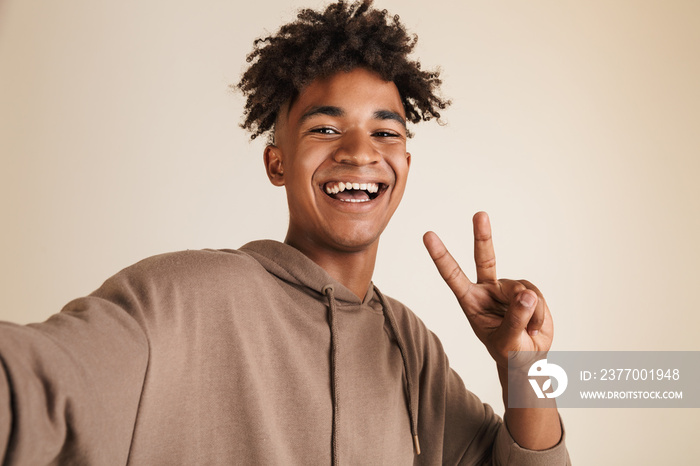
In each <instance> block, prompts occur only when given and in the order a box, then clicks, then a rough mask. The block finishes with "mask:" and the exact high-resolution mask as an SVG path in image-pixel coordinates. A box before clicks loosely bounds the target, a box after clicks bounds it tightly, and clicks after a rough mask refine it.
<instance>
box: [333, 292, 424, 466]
mask: <svg viewBox="0 0 700 466" xmlns="http://www.w3.org/2000/svg"><path fill="white" fill-rule="evenodd" d="M374 291H375V293H376V294H377V296H379V300H380V301H381V303H382V311H383V313H384V316H385V317H386V319H387V320H388V321H389V327H391V331H392V332H393V333H394V337H395V338H396V344H397V345H398V347H399V353H401V361H402V362H403V368H404V373H405V374H406V403H407V405H408V417H409V421H410V423H411V437H412V438H413V448H414V450H415V452H416V455H420V442H419V441H418V423H417V419H416V415H415V412H414V409H413V393H414V389H413V378H412V377H411V371H409V368H408V360H407V358H406V346H405V345H404V342H403V338H402V337H401V334H400V333H399V332H398V330H397V326H396V320H395V319H394V314H393V312H392V311H391V307H390V306H389V302H388V301H387V300H386V298H385V297H384V295H383V294H381V293H380V292H379V290H378V289H377V288H376V287H375V288H374ZM323 294H324V295H325V296H326V298H327V299H328V326H329V327H330V331H331V355H330V359H331V361H330V362H331V399H332V402H333V427H332V429H333V430H332V434H331V460H332V464H333V466H337V465H338V463H339V458H338V456H339V455H338V415H339V407H338V374H337V371H336V354H337V351H338V348H337V327H336V319H335V315H336V302H335V290H334V289H333V285H326V286H324V287H323Z"/></svg>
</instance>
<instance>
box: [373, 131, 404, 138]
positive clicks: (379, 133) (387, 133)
mask: <svg viewBox="0 0 700 466" xmlns="http://www.w3.org/2000/svg"><path fill="white" fill-rule="evenodd" d="M373 135H374V136H377V137H380V138H395V137H398V136H399V135H398V134H396V133H394V132H393V131H376V132H374V133H373Z"/></svg>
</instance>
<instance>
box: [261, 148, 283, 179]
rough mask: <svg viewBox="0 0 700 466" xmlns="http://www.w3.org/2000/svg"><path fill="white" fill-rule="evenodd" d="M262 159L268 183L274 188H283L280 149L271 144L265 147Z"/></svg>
mask: <svg viewBox="0 0 700 466" xmlns="http://www.w3.org/2000/svg"><path fill="white" fill-rule="evenodd" d="M263 159H264V162H265V170H266V171H267V177H268V178H269V179H270V183H272V184H274V185H275V186H284V166H283V164H282V151H281V150H280V148H279V147H277V146H274V145H272V144H270V145H268V146H266V147H265V151H264V152H263Z"/></svg>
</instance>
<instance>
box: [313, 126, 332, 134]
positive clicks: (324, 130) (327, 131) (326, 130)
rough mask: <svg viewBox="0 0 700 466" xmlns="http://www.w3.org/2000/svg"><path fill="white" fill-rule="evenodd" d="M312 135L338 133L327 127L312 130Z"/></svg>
mask: <svg viewBox="0 0 700 466" xmlns="http://www.w3.org/2000/svg"><path fill="white" fill-rule="evenodd" d="M310 132H311V133H318V134H338V131H337V130H335V129H334V128H329V127H327V126H324V127H321V128H314V129H312V130H310Z"/></svg>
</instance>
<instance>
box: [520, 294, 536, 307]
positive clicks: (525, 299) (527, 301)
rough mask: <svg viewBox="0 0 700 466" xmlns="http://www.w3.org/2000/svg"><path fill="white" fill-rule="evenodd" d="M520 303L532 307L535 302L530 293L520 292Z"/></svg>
mask: <svg viewBox="0 0 700 466" xmlns="http://www.w3.org/2000/svg"><path fill="white" fill-rule="evenodd" d="M520 304H522V305H523V306H524V307H532V305H533V304H535V297H534V296H532V293H522V294H521V295H520Z"/></svg>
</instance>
